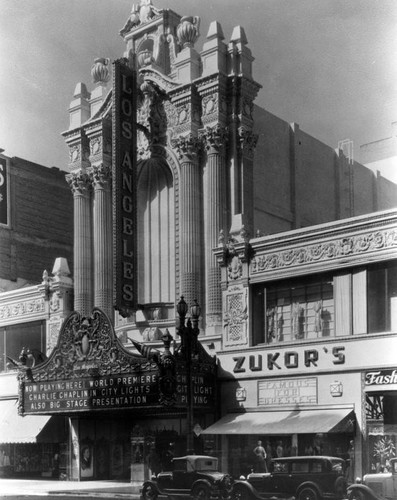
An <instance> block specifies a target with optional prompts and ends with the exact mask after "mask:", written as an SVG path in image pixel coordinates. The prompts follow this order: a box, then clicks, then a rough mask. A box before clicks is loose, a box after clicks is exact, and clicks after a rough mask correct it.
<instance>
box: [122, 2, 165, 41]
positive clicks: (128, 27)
mask: <svg viewBox="0 0 397 500" xmlns="http://www.w3.org/2000/svg"><path fill="white" fill-rule="evenodd" d="M162 12H163V11H162V10H161V9H157V8H156V7H154V5H153V4H152V0H141V3H140V5H136V4H133V6H132V9H131V14H130V16H129V18H128V19H127V22H126V23H125V24H124V26H123V27H122V29H121V30H120V32H119V33H120V35H121V36H122V37H124V36H125V35H127V34H128V33H129V32H130V31H132V30H133V29H135V28H137V27H139V26H141V25H142V24H146V23H149V22H150V21H152V20H153V19H156V18H157V17H158V16H159V15H160V14H161V13H162Z"/></svg>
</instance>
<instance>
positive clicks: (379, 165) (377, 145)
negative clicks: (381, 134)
mask: <svg viewBox="0 0 397 500" xmlns="http://www.w3.org/2000/svg"><path fill="white" fill-rule="evenodd" d="M391 126H392V135H391V137H387V138H386V139H380V140H378V141H374V142H369V143H368V144H363V145H362V146H360V161H361V163H362V164H363V165H365V166H366V167H367V168H369V169H370V170H372V172H374V173H375V174H376V175H377V176H378V177H379V176H382V177H384V178H385V179H388V180H390V181H392V182H395V183H397V122H394V123H392V124H391Z"/></svg>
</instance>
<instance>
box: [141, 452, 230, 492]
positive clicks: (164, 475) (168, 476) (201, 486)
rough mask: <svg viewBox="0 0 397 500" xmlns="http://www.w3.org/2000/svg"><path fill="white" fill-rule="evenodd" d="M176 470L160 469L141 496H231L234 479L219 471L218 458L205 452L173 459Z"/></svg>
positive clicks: (148, 482)
mask: <svg viewBox="0 0 397 500" xmlns="http://www.w3.org/2000/svg"><path fill="white" fill-rule="evenodd" d="M172 462H173V470H172V471H169V472H160V473H159V474H157V476H155V477H153V478H152V479H151V480H149V481H145V482H144V483H143V485H142V490H141V498H142V499H143V500H155V499H157V498H158V499H160V498H168V499H171V498H176V497H181V498H182V497H184V498H186V497H187V498H194V499H196V500H210V498H211V499H214V500H215V499H219V500H227V499H228V498H230V495H231V491H232V486H233V479H232V477H231V476H230V475H229V474H224V473H222V472H218V459H217V458H214V457H207V456H202V455H188V456H186V457H179V458H174V459H173V461H172Z"/></svg>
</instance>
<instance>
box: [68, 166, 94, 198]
mask: <svg viewBox="0 0 397 500" xmlns="http://www.w3.org/2000/svg"><path fill="white" fill-rule="evenodd" d="M66 180H67V182H68V184H69V186H70V189H71V190H72V192H73V194H74V195H78V194H82V195H85V194H88V193H89V191H90V189H91V179H90V176H89V175H88V174H87V173H86V172H82V171H79V172H72V173H71V174H68V175H67V176H66Z"/></svg>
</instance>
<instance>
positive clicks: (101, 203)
mask: <svg viewBox="0 0 397 500" xmlns="http://www.w3.org/2000/svg"><path fill="white" fill-rule="evenodd" d="M91 175H92V182H93V186H94V217H93V219H94V306H95V307H99V308H100V309H102V311H104V312H105V313H106V314H107V315H108V316H109V318H110V319H111V320H112V319H113V288H112V287H113V273H112V268H113V262H112V198H111V190H110V183H111V180H110V179H111V176H110V167H109V166H106V165H103V164H100V165H97V166H94V167H93V168H92V171H91Z"/></svg>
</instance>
